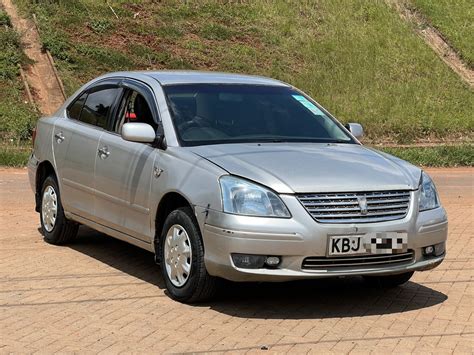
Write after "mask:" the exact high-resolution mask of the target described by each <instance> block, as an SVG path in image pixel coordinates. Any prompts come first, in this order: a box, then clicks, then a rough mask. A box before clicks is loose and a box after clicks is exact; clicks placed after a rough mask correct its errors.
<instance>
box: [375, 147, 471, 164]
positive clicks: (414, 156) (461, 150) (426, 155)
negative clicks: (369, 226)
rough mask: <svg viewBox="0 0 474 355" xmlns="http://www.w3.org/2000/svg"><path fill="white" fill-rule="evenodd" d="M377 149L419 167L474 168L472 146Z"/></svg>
mask: <svg viewBox="0 0 474 355" xmlns="http://www.w3.org/2000/svg"><path fill="white" fill-rule="evenodd" d="M376 149H378V150H382V151H384V152H385V153H388V154H392V155H395V156H397V157H399V158H401V159H404V160H406V161H409V162H410V163H412V164H415V165H418V166H433V167H455V166H474V146H473V145H472V144H462V145H443V146H436V147H400V148H380V147H376Z"/></svg>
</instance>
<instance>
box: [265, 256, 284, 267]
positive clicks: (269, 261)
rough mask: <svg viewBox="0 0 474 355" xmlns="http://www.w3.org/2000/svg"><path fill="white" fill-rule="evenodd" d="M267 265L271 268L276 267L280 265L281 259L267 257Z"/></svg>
mask: <svg viewBox="0 0 474 355" xmlns="http://www.w3.org/2000/svg"><path fill="white" fill-rule="evenodd" d="M265 264H267V265H268V266H270V267H275V266H278V264H280V257H279V256H267V258H266V259H265Z"/></svg>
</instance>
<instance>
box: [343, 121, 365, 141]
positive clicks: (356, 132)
mask: <svg viewBox="0 0 474 355" xmlns="http://www.w3.org/2000/svg"><path fill="white" fill-rule="evenodd" d="M345 127H346V128H347V129H348V130H349V132H351V133H352V135H353V136H354V137H356V138H357V139H359V138H361V137H362V136H363V135H364V128H362V125H360V124H358V123H348V124H346V126H345Z"/></svg>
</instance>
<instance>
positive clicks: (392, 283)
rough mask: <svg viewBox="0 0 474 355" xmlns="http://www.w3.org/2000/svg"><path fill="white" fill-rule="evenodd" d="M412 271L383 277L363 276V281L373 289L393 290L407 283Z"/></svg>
mask: <svg viewBox="0 0 474 355" xmlns="http://www.w3.org/2000/svg"><path fill="white" fill-rule="evenodd" d="M413 273H414V272H413V271H410V272H405V273H403V274H395V275H385V276H364V279H365V281H366V282H367V283H368V284H369V285H370V286H373V287H379V288H393V287H397V286H400V285H403V284H404V283H407V282H408V281H409V280H410V278H411V277H412V276H413Z"/></svg>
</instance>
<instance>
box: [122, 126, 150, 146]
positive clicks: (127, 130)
mask: <svg viewBox="0 0 474 355" xmlns="http://www.w3.org/2000/svg"><path fill="white" fill-rule="evenodd" d="M122 138H123V139H125V140H126V141H130V142H141V143H153V142H154V141H155V139H156V133H155V130H154V129H153V127H152V126H150V125H149V124H148V123H141V122H128V123H125V124H124V125H123V126H122Z"/></svg>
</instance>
